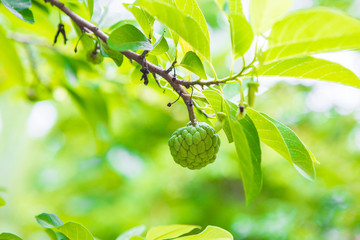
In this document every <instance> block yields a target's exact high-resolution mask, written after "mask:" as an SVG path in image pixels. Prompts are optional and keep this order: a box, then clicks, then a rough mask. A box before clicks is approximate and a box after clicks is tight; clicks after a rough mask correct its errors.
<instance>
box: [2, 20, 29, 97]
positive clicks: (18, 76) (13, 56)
mask: <svg viewBox="0 0 360 240" xmlns="http://www.w3.org/2000/svg"><path fill="white" fill-rule="evenodd" d="M0 46H6V47H2V48H1V54H0V63H1V65H2V66H0V68H2V69H3V70H4V71H5V73H6V76H4V79H2V78H3V76H0V89H1V90H5V89H7V88H9V87H11V86H13V85H15V84H16V83H18V82H24V81H25V75H24V70H23V66H22V61H21V59H20V57H19V55H18V53H17V51H16V49H15V45H14V44H13V41H12V40H10V39H8V38H7V37H6V33H5V31H4V29H3V28H2V27H1V26H0Z"/></svg>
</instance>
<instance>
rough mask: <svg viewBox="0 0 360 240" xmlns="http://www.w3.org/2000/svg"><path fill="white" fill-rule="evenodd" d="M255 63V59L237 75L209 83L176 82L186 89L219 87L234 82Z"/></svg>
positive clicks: (195, 81) (177, 80) (196, 81)
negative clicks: (195, 86) (221, 84)
mask: <svg viewBox="0 0 360 240" xmlns="http://www.w3.org/2000/svg"><path fill="white" fill-rule="evenodd" d="M255 62H256V58H254V59H253V60H252V61H251V63H249V64H248V65H246V66H243V68H242V69H241V71H240V72H238V73H237V74H235V75H233V76H230V77H227V78H223V79H218V80H216V79H213V80H209V81H201V80H194V81H184V80H180V79H176V82H177V83H178V84H180V85H183V86H184V87H186V88H188V87H190V86H194V85H199V86H211V85H219V84H220V83H227V82H230V81H234V80H236V78H238V77H240V76H241V75H243V74H244V73H245V72H246V71H247V70H249V69H250V68H253V64H254V63H255Z"/></svg>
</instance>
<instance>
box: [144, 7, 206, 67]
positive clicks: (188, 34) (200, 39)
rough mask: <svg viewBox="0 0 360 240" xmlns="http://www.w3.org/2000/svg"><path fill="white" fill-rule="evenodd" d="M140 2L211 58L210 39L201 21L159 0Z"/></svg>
mask: <svg viewBox="0 0 360 240" xmlns="http://www.w3.org/2000/svg"><path fill="white" fill-rule="evenodd" d="M138 4H139V5H140V6H142V7H143V8H144V9H145V10H146V11H148V12H149V13H150V14H151V15H153V16H154V17H155V18H156V19H157V20H159V21H160V22H162V23H163V24H165V25H166V26H167V27H169V28H170V29H171V30H173V31H174V32H175V33H177V34H178V35H179V36H180V37H182V38H183V39H184V40H185V41H187V42H188V43H189V44H190V45H191V46H192V47H193V48H194V49H195V50H197V51H199V53H200V54H202V55H203V56H204V57H205V58H206V59H207V60H210V41H209V39H208V38H207V35H206V34H205V33H204V32H203V30H202V28H201V25H200V23H198V22H196V21H195V20H194V19H193V18H192V17H190V16H188V15H186V14H184V13H183V12H181V11H180V10H179V9H178V8H177V7H175V6H173V5H170V4H167V3H164V2H162V1H159V0H140V1H139V2H138Z"/></svg>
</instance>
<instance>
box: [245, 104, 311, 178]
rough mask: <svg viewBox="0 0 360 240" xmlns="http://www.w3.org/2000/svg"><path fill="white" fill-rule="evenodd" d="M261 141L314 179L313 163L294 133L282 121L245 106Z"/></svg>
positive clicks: (307, 176) (306, 175)
mask: <svg viewBox="0 0 360 240" xmlns="http://www.w3.org/2000/svg"><path fill="white" fill-rule="evenodd" d="M247 113H248V115H249V116H250V118H251V119H252V120H253V121H254V123H255V126H256V128H257V130H258V133H259V136H260V139H261V141H262V142H263V143H265V144H266V145H268V146H269V147H271V148H272V149H274V150H275V151H277V152H278V153H279V154H280V155H281V156H283V157H284V158H285V159H286V160H288V161H289V162H290V163H291V164H292V165H293V166H294V167H295V168H296V170H298V171H299V172H300V173H301V174H302V175H303V176H304V177H306V178H307V179H310V180H314V179H315V169H314V163H313V159H312V157H311V155H310V154H309V152H308V150H307V148H306V147H305V145H304V144H303V143H302V142H301V140H300V139H299V138H298V136H296V134H295V133H294V132H293V131H292V130H291V129H290V128H288V127H286V126H285V125H283V124H282V123H280V122H278V121H276V120H275V119H272V118H270V117H269V116H267V115H266V114H264V113H258V112H256V111H255V110H254V109H251V108H247Z"/></svg>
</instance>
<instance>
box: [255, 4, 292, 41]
mask: <svg viewBox="0 0 360 240" xmlns="http://www.w3.org/2000/svg"><path fill="white" fill-rule="evenodd" d="M292 2H293V1H292V0H276V1H273V0H251V1H250V21H251V25H252V26H253V28H254V32H255V33H256V34H257V35H258V34H261V33H263V32H265V31H267V30H269V29H270V28H271V27H272V25H273V24H274V23H275V22H276V21H278V20H279V19H281V18H282V17H283V15H284V14H285V13H286V12H287V11H288V10H289V9H290V8H291V5H292Z"/></svg>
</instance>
